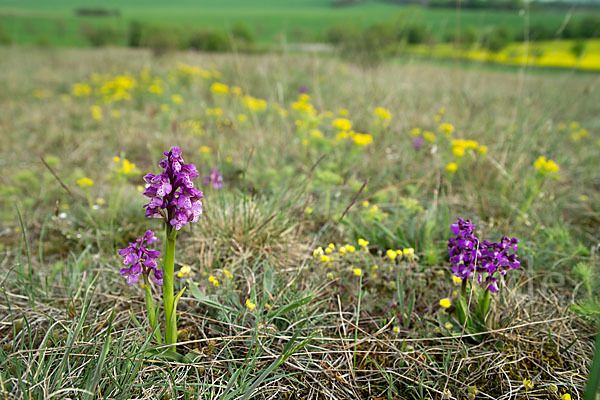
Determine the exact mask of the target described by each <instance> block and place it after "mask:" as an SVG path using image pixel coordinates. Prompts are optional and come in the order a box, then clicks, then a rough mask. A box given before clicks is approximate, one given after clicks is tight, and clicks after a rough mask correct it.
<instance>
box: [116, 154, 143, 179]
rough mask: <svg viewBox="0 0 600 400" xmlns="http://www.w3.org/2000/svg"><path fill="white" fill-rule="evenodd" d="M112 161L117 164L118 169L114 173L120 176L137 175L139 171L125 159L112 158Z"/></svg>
mask: <svg viewBox="0 0 600 400" xmlns="http://www.w3.org/2000/svg"><path fill="white" fill-rule="evenodd" d="M113 161H114V162H115V164H117V166H118V169H117V170H116V172H117V173H118V174H120V175H125V176H127V175H138V174H139V173H140V171H138V169H137V168H136V167H135V164H134V163H132V162H130V161H129V160H128V159H126V158H120V157H117V156H115V157H113Z"/></svg>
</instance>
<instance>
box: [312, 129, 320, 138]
mask: <svg viewBox="0 0 600 400" xmlns="http://www.w3.org/2000/svg"><path fill="white" fill-rule="evenodd" d="M309 134H310V136H312V137H314V138H315V139H320V138H322V137H323V133H322V132H321V131H320V130H318V129H311V130H310V132H309Z"/></svg>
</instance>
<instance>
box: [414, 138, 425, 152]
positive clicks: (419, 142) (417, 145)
mask: <svg viewBox="0 0 600 400" xmlns="http://www.w3.org/2000/svg"><path fill="white" fill-rule="evenodd" d="M412 146H413V148H414V149H415V150H416V151H419V150H421V147H423V138H422V137H418V138H416V139H415V140H413V142H412Z"/></svg>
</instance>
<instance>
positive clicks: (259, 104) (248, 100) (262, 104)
mask: <svg viewBox="0 0 600 400" xmlns="http://www.w3.org/2000/svg"><path fill="white" fill-rule="evenodd" d="M242 100H243V102H244V106H245V107H246V108H247V109H248V110H250V111H253V112H259V111H264V110H266V109H267V102H266V101H265V100H262V99H257V98H255V97H252V96H248V95H246V96H244V97H243V98H242Z"/></svg>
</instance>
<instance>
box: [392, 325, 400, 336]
mask: <svg viewBox="0 0 600 400" xmlns="http://www.w3.org/2000/svg"><path fill="white" fill-rule="evenodd" d="M392 332H394V333H395V334H399V333H400V327H399V326H395V327H394V328H393V329H392Z"/></svg>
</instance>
